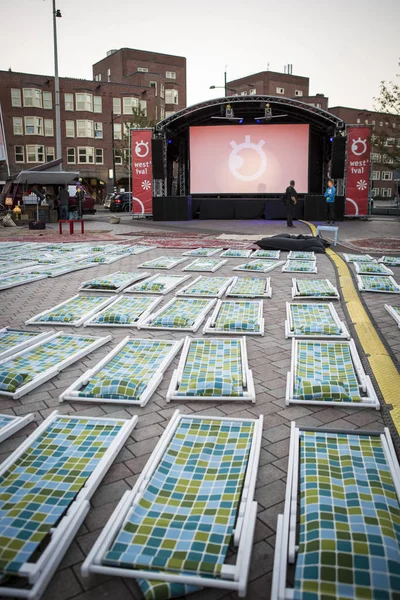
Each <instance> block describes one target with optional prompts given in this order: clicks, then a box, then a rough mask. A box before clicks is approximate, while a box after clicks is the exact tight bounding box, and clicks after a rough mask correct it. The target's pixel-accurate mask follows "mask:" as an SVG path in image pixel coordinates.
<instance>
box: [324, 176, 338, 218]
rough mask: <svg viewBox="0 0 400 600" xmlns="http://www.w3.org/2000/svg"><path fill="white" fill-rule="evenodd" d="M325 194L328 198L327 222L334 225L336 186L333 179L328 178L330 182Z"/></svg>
mask: <svg viewBox="0 0 400 600" xmlns="http://www.w3.org/2000/svg"><path fill="white" fill-rule="evenodd" d="M324 196H325V199H326V219H327V220H326V224H327V225H334V223H335V198H336V188H335V186H334V185H333V180H332V179H328V184H327V188H326V191H325V194H324Z"/></svg>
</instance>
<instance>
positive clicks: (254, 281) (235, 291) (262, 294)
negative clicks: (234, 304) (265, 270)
mask: <svg viewBox="0 0 400 600" xmlns="http://www.w3.org/2000/svg"><path fill="white" fill-rule="evenodd" d="M226 295H227V296H232V297H233V298H271V296H272V289H271V278H270V277H266V278H265V279H264V278H262V277H234V278H233V281H232V283H231V285H230V286H229V288H228V289H227V291H226Z"/></svg>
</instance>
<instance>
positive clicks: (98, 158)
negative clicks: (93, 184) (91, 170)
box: [96, 148, 104, 165]
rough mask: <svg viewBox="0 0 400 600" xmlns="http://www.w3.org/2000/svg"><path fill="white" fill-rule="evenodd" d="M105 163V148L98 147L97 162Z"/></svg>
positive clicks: (99, 163)
mask: <svg viewBox="0 0 400 600" xmlns="http://www.w3.org/2000/svg"><path fill="white" fill-rule="evenodd" d="M103 163H104V158H103V148H96V164H97V165H102V164H103Z"/></svg>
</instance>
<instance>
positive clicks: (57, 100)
mask: <svg viewBox="0 0 400 600" xmlns="http://www.w3.org/2000/svg"><path fill="white" fill-rule="evenodd" d="M61 16H62V15H61V11H60V10H56V0H53V37H54V109H55V116H56V158H57V159H59V158H61V160H62V148H61V112H60V81H59V78H58V50H57V21H56V19H57V18H58V17H61ZM60 168H61V169H62V163H61V165H60Z"/></svg>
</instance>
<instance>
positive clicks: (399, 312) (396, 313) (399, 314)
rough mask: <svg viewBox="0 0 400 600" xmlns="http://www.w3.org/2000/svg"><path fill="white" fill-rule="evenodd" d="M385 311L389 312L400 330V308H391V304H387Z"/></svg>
mask: <svg viewBox="0 0 400 600" xmlns="http://www.w3.org/2000/svg"><path fill="white" fill-rule="evenodd" d="M385 309H386V310H387V311H388V313H389V315H391V316H392V317H393V319H394V320H395V321H396V323H397V325H398V326H399V329H400V306H390V305H389V304H385Z"/></svg>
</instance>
